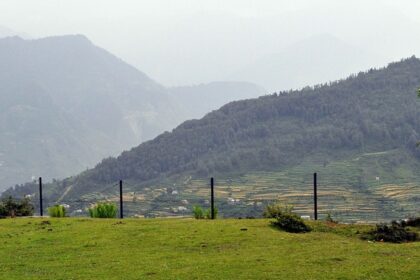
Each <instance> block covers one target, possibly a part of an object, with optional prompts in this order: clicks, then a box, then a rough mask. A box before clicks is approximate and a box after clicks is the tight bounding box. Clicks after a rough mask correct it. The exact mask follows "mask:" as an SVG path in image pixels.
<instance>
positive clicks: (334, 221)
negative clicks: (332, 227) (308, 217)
mask: <svg viewBox="0 0 420 280" xmlns="http://www.w3.org/2000/svg"><path fill="white" fill-rule="evenodd" d="M325 221H326V222H328V223H333V224H338V221H336V220H334V219H333V217H332V215H331V213H327V216H326V217H325Z"/></svg>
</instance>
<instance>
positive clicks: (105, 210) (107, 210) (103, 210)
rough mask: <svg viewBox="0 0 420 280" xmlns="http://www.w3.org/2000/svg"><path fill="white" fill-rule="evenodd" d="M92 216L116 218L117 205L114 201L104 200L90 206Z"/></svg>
mask: <svg viewBox="0 0 420 280" xmlns="http://www.w3.org/2000/svg"><path fill="white" fill-rule="evenodd" d="M89 215H90V217H91V218H115V217H116V216H117V206H116V205H115V204H114V203H109V202H102V203H98V204H96V205H94V206H92V207H91V208H89Z"/></svg>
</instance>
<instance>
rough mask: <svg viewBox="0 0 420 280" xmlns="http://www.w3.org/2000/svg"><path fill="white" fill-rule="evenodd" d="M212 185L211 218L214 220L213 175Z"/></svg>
mask: <svg viewBox="0 0 420 280" xmlns="http://www.w3.org/2000/svg"><path fill="white" fill-rule="evenodd" d="M210 187H211V219H212V220H214V178H213V177H211V179H210Z"/></svg>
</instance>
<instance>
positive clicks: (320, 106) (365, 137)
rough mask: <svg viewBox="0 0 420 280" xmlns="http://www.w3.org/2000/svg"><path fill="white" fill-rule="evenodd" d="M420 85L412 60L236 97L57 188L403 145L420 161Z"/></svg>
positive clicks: (76, 189) (287, 163)
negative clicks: (335, 79) (283, 89)
mask: <svg viewBox="0 0 420 280" xmlns="http://www.w3.org/2000/svg"><path fill="white" fill-rule="evenodd" d="M419 85H420V61H419V60H418V59H416V58H414V57H413V58H410V59H406V60H403V61H401V62H398V63H392V64H390V65H389V66H388V67H386V68H384V69H379V70H370V71H368V72H366V73H360V74H358V75H355V76H352V77H349V78H348V79H345V80H341V81H338V82H334V83H331V84H329V85H322V86H317V87H315V88H306V89H303V90H300V91H291V92H281V93H279V94H273V95H269V96H264V97H260V98H258V99H251V100H245V101H238V102H232V103H230V104H227V105H225V106H223V107H222V108H221V109H219V110H217V111H214V112H212V113H210V114H208V115H206V116H205V117H204V118H202V119H200V120H192V121H187V122H184V123H183V124H182V125H180V126H179V127H177V128H176V129H174V130H173V131H172V132H167V133H164V134H161V135H160V136H158V137H156V138H155V139H154V140H152V141H148V142H146V143H143V144H141V145H139V146H138V147H136V148H133V149H132V150H130V151H127V152H123V153H122V154H121V155H120V156H118V157H117V158H108V159H105V160H103V161H102V162H101V163H100V164H98V165H97V166H96V167H95V168H94V169H91V170H89V171H86V172H84V173H82V174H81V175H79V176H77V177H74V178H71V179H68V180H66V181H64V182H63V183H58V184H55V185H54V186H55V187H53V186H51V187H52V188H55V190H56V192H57V193H60V192H62V190H63V189H64V188H65V187H66V185H69V184H72V189H71V191H70V192H69V193H68V195H71V196H79V195H82V194H86V193H89V192H101V190H102V189H103V188H105V187H106V186H107V185H109V184H111V183H113V182H116V181H117V180H119V179H124V180H130V181H132V182H138V183H139V184H142V183H145V182H147V181H150V180H159V179H163V178H168V177H170V176H173V175H174V176H178V175H186V174H191V175H193V176H201V177H205V176H210V175H226V174H239V173H246V172H251V171H270V170H280V169H285V168H287V167H291V166H294V165H297V164H299V163H300V162H302V161H304V160H305V159H307V158H308V157H310V156H311V155H313V154H321V155H323V156H324V157H325V158H326V159H327V158H335V159H340V158H346V156H347V155H348V154H349V153H352V154H354V153H368V152H377V151H384V150H391V149H401V151H403V150H404V152H407V153H408V154H409V155H410V157H413V158H417V159H416V161H418V158H419V151H418V150H416V148H415V143H416V140H417V139H418V138H419V137H418V135H419V134H420V110H419V107H420V103H419V101H418V100H417V96H416V89H417V87H418V86H419Z"/></svg>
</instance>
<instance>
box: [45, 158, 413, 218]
mask: <svg viewBox="0 0 420 280" xmlns="http://www.w3.org/2000/svg"><path fill="white" fill-rule="evenodd" d="M348 158H349V159H348V160H344V161H343V160H341V161H340V160H330V161H328V162H327V161H325V160H321V157H317V156H316V155H315V156H312V157H310V160H307V161H304V162H302V163H301V164H299V165H297V166H295V167H292V168H288V169H286V170H283V171H272V172H254V173H249V174H242V175H232V176H231V177H217V176H216V177H215V181H216V189H215V196H216V205H217V207H218V208H219V210H220V211H219V212H220V214H221V215H223V216H225V217H246V216H254V217H258V216H260V215H261V213H262V212H263V209H264V207H265V205H267V204H269V203H271V202H273V201H280V202H281V203H284V204H289V205H293V206H294V209H295V211H296V212H297V213H299V214H301V215H312V213H313V173H314V172H317V174H318V212H319V215H320V217H321V218H322V217H324V216H325V215H326V214H327V213H330V214H332V215H333V217H334V218H336V219H338V220H340V221H345V222H379V221H389V220H391V219H401V218H404V217H408V216H412V215H419V214H420V206H419V205H420V168H419V165H418V162H416V161H413V162H411V161H407V160H406V158H407V157H406V158H404V157H403V158H404V159H405V160H401V159H400V158H401V152H400V151H398V150H391V151H385V152H378V153H365V154H357V155H354V156H349V157H348ZM396 160H397V161H398V160H399V161H400V163H399V164H398V165H396V164H395V161H396ZM117 194H118V193H117V187H116V186H114V187H111V188H110V191H109V192H108V193H101V194H90V195H89V196H85V197H82V198H81V201H93V202H94V201H98V200H110V201H114V202H118V200H119V197H118V196H117ZM209 197H210V189H209V178H193V177H191V176H187V177H181V178H176V179H171V178H169V179H167V180H166V181H161V182H160V183H158V184H150V185H147V186H144V185H143V186H142V185H138V184H136V183H135V182H124V197H123V199H124V204H125V215H126V216H150V217H159V216H179V215H191V208H192V206H193V205H201V206H202V207H208V205H209ZM60 202H62V203H65V202H66V201H65V199H64V200H63V201H60ZM53 203H55V202H54V201H53V202H51V203H50V204H53ZM68 203H69V204H71V201H70V202H68ZM82 206H85V205H80V207H82ZM73 209H74V207H73Z"/></svg>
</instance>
